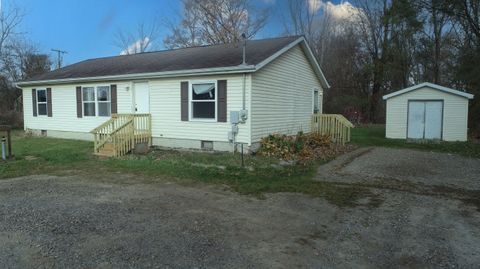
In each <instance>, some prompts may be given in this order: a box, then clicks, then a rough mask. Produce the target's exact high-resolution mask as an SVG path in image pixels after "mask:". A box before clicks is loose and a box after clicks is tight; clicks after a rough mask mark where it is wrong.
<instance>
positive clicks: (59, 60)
mask: <svg viewBox="0 0 480 269" xmlns="http://www.w3.org/2000/svg"><path fill="white" fill-rule="evenodd" d="M52 51H54V52H56V53H57V69H59V68H61V67H62V61H63V54H66V53H68V52H67V51H65V50H59V49H52Z"/></svg>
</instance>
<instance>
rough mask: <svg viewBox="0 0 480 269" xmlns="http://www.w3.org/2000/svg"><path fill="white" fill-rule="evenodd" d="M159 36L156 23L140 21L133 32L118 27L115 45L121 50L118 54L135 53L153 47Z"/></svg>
mask: <svg viewBox="0 0 480 269" xmlns="http://www.w3.org/2000/svg"><path fill="white" fill-rule="evenodd" d="M158 37H159V26H158V24H157V23H151V24H146V23H144V22H141V23H139V24H138V25H137V28H136V29H135V31H133V32H128V31H125V30H124V29H118V31H117V33H116V35H115V45H116V46H117V47H118V48H119V49H120V50H121V52H120V54H122V55H127V54H136V53H142V52H147V51H150V50H152V49H154V47H155V46H154V44H155V42H156V41H157V39H158Z"/></svg>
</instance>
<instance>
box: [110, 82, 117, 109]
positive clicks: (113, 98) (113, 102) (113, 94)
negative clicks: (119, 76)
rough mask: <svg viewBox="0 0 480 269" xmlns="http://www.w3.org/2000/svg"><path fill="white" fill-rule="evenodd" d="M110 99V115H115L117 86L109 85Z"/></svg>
mask: <svg viewBox="0 0 480 269" xmlns="http://www.w3.org/2000/svg"><path fill="white" fill-rule="evenodd" d="M110 97H111V100H110V101H111V105H112V107H111V112H112V114H115V113H117V85H116V84H112V85H110Z"/></svg>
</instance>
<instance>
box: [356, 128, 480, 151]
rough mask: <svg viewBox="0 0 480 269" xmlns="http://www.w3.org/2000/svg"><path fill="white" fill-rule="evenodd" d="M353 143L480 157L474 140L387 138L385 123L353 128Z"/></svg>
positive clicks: (478, 145) (477, 144)
mask: <svg viewBox="0 0 480 269" xmlns="http://www.w3.org/2000/svg"><path fill="white" fill-rule="evenodd" d="M352 143H353V144H356V145H358V146H360V147H371V146H376V147H392V148H411V149H418V150H428V151H434V152H445V153H455V154H460V155H463V156H467V157H475V158H480V143H474V142H412V141H407V140H403V139H387V138H385V125H364V126H358V127H355V128H354V129H352Z"/></svg>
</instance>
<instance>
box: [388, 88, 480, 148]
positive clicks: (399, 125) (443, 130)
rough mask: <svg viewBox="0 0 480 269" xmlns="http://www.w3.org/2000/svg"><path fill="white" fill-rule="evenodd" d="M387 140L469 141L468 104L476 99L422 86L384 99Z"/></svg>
mask: <svg viewBox="0 0 480 269" xmlns="http://www.w3.org/2000/svg"><path fill="white" fill-rule="evenodd" d="M383 99H384V100H386V102H387V119H386V125H387V126H386V137H387V138H397V139H407V138H408V139H438V140H444V141H466V140H467V122H468V100H469V99H473V95H472V94H469V93H466V92H463V91H458V90H454V89H450V88H446V87H442V86H439V85H436V84H432V83H422V84H419V85H416V86H413V87H410V88H406V89H403V90H399V91H396V92H393V93H391V94H387V95H385V96H383Z"/></svg>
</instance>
